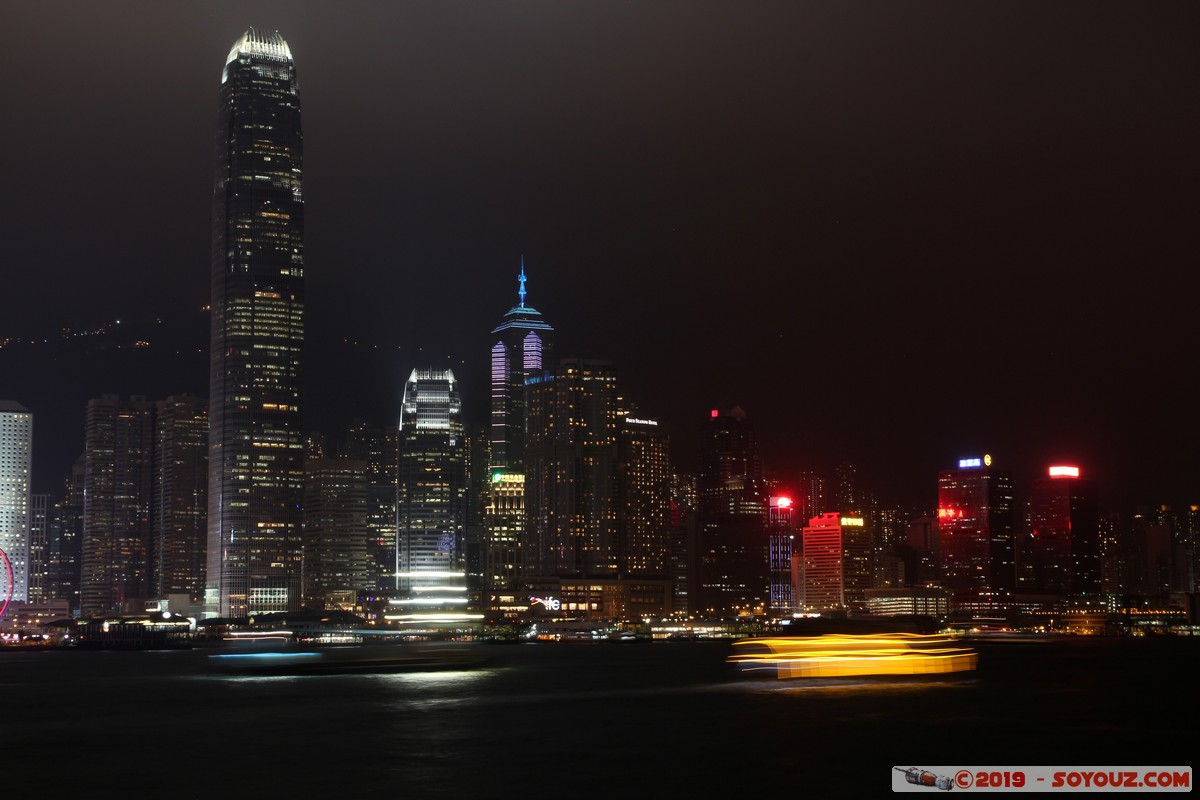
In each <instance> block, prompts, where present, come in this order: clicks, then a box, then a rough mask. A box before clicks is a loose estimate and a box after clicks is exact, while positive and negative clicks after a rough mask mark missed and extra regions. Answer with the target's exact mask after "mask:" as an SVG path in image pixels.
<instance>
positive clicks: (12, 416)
mask: <svg viewBox="0 0 1200 800" xmlns="http://www.w3.org/2000/svg"><path fill="white" fill-rule="evenodd" d="M32 452H33V414H31V413H29V409H27V408H25V407H24V406H23V405H21V404H20V403H17V402H14V401H12V400H0V550H3V551H4V555H5V557H6V558H7V560H8V565H7V566H8V569H9V570H11V573H10V575H0V580H4V581H7V580H8V578H9V577H10V576H11V578H12V599H13V600H14V601H15V602H18V603H24V602H27V601H28V600H29V522H30V520H29V495H30V487H29V476H30V460H31V456H32ZM6 588H7V587H5V588H0V592H3V594H2V595H0V598H2V597H6V596H7V594H8V593H7V591H6Z"/></svg>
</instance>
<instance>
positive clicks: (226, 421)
mask: <svg viewBox="0 0 1200 800" xmlns="http://www.w3.org/2000/svg"><path fill="white" fill-rule="evenodd" d="M219 98H220V110H219V116H218V139H217V160H216V180H215V185H214V189H213V247H212V337H211V346H210V353H209V358H210V363H211V372H210V384H209V390H210V402H209V415H210V422H209V461H208V469H209V480H208V547H207V578H206V587H205V613H207V614H210V615H219V616H226V617H228V616H241V615H245V614H248V613H254V612H262V611H285V610H294V609H296V608H298V607H299V603H300V560H301V544H300V535H301V523H302V512H301V502H302V499H303V489H304V460H305V439H304V431H303V428H302V423H301V416H300V411H301V405H302V403H301V363H302V362H301V350H302V344H303V339H304V195H303V190H302V173H303V136H302V134H301V130H300V98H299V94H298V90H297V84H296V69H295V64H294V62H293V61H292V54H291V50H290V49H289V48H288V45H287V42H285V41H284V40H283V37H282V36H280V35H279V34H278V33H276V34H273V35H270V36H266V35H262V34H259V33H258V32H256V31H255V30H254V29H250V30H249V31H247V32H246V33H245V35H243V36H242V37H241V38H240V39H238V40H237V42H236V43H235V44H234V45H233V48H232V49H231V50H230V51H229V56H228V58H227V59H226V61H225V68H224V70H223V71H222V73H221V88H220V93H219Z"/></svg>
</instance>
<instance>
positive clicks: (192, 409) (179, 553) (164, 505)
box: [150, 395, 208, 602]
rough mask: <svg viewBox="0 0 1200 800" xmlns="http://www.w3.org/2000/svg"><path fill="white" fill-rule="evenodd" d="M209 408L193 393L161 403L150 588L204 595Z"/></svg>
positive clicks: (157, 592) (158, 593)
mask: <svg viewBox="0 0 1200 800" xmlns="http://www.w3.org/2000/svg"><path fill="white" fill-rule="evenodd" d="M207 497H208V410H207V407H206V405H205V403H204V401H203V400H201V399H200V398H199V397H195V396H194V395H176V396H174V397H168V398H167V399H166V400H163V401H161V402H159V403H158V404H157V413H156V415H155V421H154V510H153V515H154V518H153V522H154V536H153V547H152V549H151V554H152V555H151V561H152V563H151V569H150V579H151V581H150V582H151V592H152V594H154V595H156V596H158V597H165V596H167V595H169V594H183V593H186V594H187V595H188V596H189V597H190V598H191V601H192V602H198V601H200V600H201V599H203V596H204V562H205V558H204V546H205V544H206V541H207V540H206V531H207V525H206V524H205V516H206V515H207V513H208V499H207Z"/></svg>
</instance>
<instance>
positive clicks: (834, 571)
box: [800, 511, 846, 612]
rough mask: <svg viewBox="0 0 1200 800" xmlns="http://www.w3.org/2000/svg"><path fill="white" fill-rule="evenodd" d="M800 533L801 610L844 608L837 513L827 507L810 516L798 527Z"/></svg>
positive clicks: (839, 524) (840, 543) (838, 518)
mask: <svg viewBox="0 0 1200 800" xmlns="http://www.w3.org/2000/svg"><path fill="white" fill-rule="evenodd" d="M801 537H802V541H803V543H802V545H801V551H802V557H801V567H800V586H801V589H800V595H801V601H802V603H803V605H804V608H805V610H806V611H815V612H821V611H832V610H837V609H842V608H845V607H846V592H845V583H844V581H843V575H842V523H841V515H840V514H838V513H837V512H836V511H828V512H826V513H824V514H822V515H821V516H819V517H813V518H812V519H810V520H809V521H808V525H806V526H805V527H804V530H803V531H801Z"/></svg>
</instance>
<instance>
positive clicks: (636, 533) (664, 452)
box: [616, 416, 672, 577]
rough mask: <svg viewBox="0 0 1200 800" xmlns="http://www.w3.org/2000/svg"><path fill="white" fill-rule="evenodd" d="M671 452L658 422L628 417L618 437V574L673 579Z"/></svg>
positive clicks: (664, 433)
mask: <svg viewBox="0 0 1200 800" xmlns="http://www.w3.org/2000/svg"><path fill="white" fill-rule="evenodd" d="M671 477H672V476H671V449H670V438H669V436H668V435H667V430H666V426H664V425H661V424H660V423H659V421H658V420H654V419H644V418H641V417H634V416H626V417H625V418H624V419H622V420H621V423H620V427H619V429H618V435H617V487H616V488H617V572H618V574H619V575H621V576H622V577H667V575H668V572H669V569H668V566H669V564H668V560H667V556H668V542H669V536H670V530H671Z"/></svg>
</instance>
